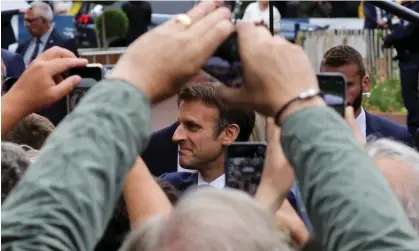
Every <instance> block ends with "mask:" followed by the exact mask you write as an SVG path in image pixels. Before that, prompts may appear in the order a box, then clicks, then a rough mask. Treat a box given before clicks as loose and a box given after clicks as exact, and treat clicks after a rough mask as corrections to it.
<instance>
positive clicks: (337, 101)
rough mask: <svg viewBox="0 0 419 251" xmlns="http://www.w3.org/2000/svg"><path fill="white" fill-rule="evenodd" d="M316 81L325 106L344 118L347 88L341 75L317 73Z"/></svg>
mask: <svg viewBox="0 0 419 251" xmlns="http://www.w3.org/2000/svg"><path fill="white" fill-rule="evenodd" d="M317 80H318V82H319V88H320V90H321V91H322V94H323V99H324V101H325V102H326V104H327V105H328V106H330V107H332V108H333V109H334V110H335V111H336V112H338V113H339V114H340V115H341V116H342V117H344V116H345V107H346V87H347V86H346V85H347V84H346V83H347V82H346V78H345V76H344V75H343V74H341V73H333V72H330V73H329V72H322V73H317Z"/></svg>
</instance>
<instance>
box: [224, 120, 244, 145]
mask: <svg viewBox="0 0 419 251" xmlns="http://www.w3.org/2000/svg"><path fill="white" fill-rule="evenodd" d="M239 133H240V127H239V126H238V125H237V124H230V125H228V126H226V127H225V128H224V129H223V132H222V135H221V137H222V138H221V143H222V144H223V145H228V144H230V143H233V142H234V141H235V140H236V139H237V137H238V136H239Z"/></svg>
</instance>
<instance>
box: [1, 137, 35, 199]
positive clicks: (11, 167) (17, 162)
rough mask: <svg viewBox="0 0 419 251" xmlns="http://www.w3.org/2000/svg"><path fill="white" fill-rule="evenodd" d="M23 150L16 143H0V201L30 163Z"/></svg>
mask: <svg viewBox="0 0 419 251" xmlns="http://www.w3.org/2000/svg"><path fill="white" fill-rule="evenodd" d="M30 162H31V161H30V160H29V158H28V156H27V155H26V153H25V151H24V150H23V149H22V148H21V147H20V146H19V145H16V144H13V143H9V142H2V143H1V203H2V204H3V202H4V200H5V199H6V197H7V195H9V193H10V191H12V189H13V187H14V186H15V185H16V184H17V183H18V181H19V180H20V178H21V177H22V176H23V174H24V173H25V171H26V169H27V168H28V166H29V164H30Z"/></svg>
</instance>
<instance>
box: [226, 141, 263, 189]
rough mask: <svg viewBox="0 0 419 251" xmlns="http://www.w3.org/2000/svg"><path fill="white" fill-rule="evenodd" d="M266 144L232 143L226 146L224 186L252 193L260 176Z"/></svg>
mask: <svg viewBox="0 0 419 251" xmlns="http://www.w3.org/2000/svg"><path fill="white" fill-rule="evenodd" d="M265 153H266V144H264V143H251V142H242V143H233V144H230V145H228V146H227V149H226V161H225V174H226V186H227V187H230V188H235V189H239V190H242V191H245V192H247V193H249V194H250V195H254V194H255V193H256V190H257V188H258V186H259V183H260V179H261V177H262V172H263V166H264V164H265Z"/></svg>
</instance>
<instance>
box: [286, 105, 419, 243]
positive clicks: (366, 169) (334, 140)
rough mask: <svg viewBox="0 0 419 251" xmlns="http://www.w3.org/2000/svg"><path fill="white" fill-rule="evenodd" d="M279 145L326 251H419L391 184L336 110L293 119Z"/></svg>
mask: <svg viewBox="0 0 419 251" xmlns="http://www.w3.org/2000/svg"><path fill="white" fill-rule="evenodd" d="M281 142H282V145H283V149H284V152H285V154H286V156H287V158H288V160H289V161H290V163H291V165H292V166H293V167H294V168H295V173H296V177H297V179H298V180H299V185H300V189H301V192H302V195H303V199H304V204H305V205H306V207H307V211H308V213H309V215H310V218H311V221H312V223H313V227H314V231H315V233H316V236H317V237H318V238H319V239H320V240H321V241H322V243H323V245H324V247H325V250H341V251H345V250H401V249H403V250H417V247H418V246H419V241H418V239H417V235H416V233H415V232H414V230H413V229H412V227H411V226H410V224H409V222H408V220H407V218H406V216H405V214H404V212H403V209H402V207H401V206H400V203H399V202H398V201H397V199H396V198H395V196H394V194H393V193H392V191H391V189H390V187H389V185H388V183H387V181H386V180H385V179H384V177H383V175H382V174H381V173H380V171H379V169H378V168H377V167H376V166H375V164H374V162H373V160H372V159H371V158H370V157H369V156H368V155H367V153H366V152H365V150H364V149H362V147H361V146H360V144H359V143H358V142H357V141H356V139H355V138H354V137H353V135H352V132H351V130H350V128H349V127H348V126H347V125H346V124H345V122H344V120H342V119H341V118H340V117H339V116H338V114H336V113H335V112H334V111H333V110H331V109H330V108H326V107H312V108H307V109H304V110H299V111H296V112H295V113H293V114H291V115H290V116H289V117H287V118H286V119H285V121H284V124H283V128H282V134H281ZM394 236H397V238H394Z"/></svg>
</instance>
